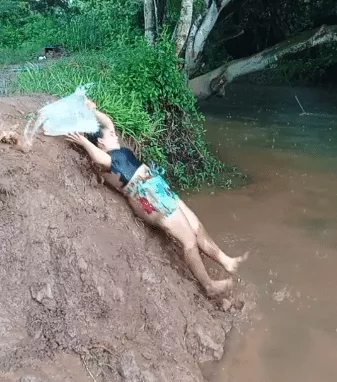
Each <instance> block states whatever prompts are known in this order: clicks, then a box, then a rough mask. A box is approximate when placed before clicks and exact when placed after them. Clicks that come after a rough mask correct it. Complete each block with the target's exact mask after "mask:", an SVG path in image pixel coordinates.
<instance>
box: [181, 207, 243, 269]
mask: <svg viewBox="0 0 337 382" xmlns="http://www.w3.org/2000/svg"><path fill="white" fill-rule="evenodd" d="M179 206H180V209H181V210H182V212H183V213H184V214H185V216H186V218H187V220H188V222H189V223H190V225H191V227H192V229H193V231H194V233H195V235H196V237H197V243H198V246H199V248H200V249H201V250H202V251H203V252H204V253H205V254H206V255H207V256H209V257H210V258H211V259H213V260H215V261H216V262H218V263H219V264H220V265H222V266H223V267H224V268H225V269H226V271H227V272H229V273H235V272H236V271H237V269H238V267H239V264H240V263H242V262H243V261H245V260H247V258H248V255H249V252H246V253H245V254H244V255H243V256H239V257H234V258H233V257H229V256H227V255H226V254H225V253H224V252H223V251H222V250H221V249H220V248H219V247H218V246H217V245H216V244H215V243H214V241H213V240H212V239H211V237H210V236H209V234H208V233H207V232H206V230H205V228H204V227H203V225H202V224H201V223H200V221H199V219H198V217H197V216H196V215H195V213H194V212H193V211H192V210H190V209H189V208H188V207H187V205H186V204H185V203H184V202H183V201H182V200H180V201H179Z"/></svg>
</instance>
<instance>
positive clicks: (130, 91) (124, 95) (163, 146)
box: [0, 0, 241, 189]
mask: <svg viewBox="0 0 337 382" xmlns="http://www.w3.org/2000/svg"><path fill="white" fill-rule="evenodd" d="M16 6H17V7H18V8H17V12H18V14H21V15H22V19H21V21H20V27H19V25H18V21H17V20H14V19H13V18H12V16H10V15H9V14H7V16H6V15H3V20H5V22H4V24H3V27H1V28H0V36H5V37H4V38H3V39H2V41H6V44H3V45H2V46H0V50H2V51H3V52H4V51H6V52H7V53H6V55H7V57H8V58H10V60H8V61H9V62H14V61H16V60H18V61H19V62H22V60H23V59H27V58H31V57H34V55H35V60H36V53H37V52H38V50H39V49H41V48H42V47H43V46H44V45H45V44H46V43H61V44H64V46H65V47H66V48H67V50H68V51H69V52H70V54H69V56H68V57H66V58H63V59H61V60H57V61H55V62H54V63H52V64H49V65H46V67H45V68H44V69H42V70H34V69H29V70H27V71H25V72H22V73H20V75H19V77H18V83H17V85H18V86H19V89H21V90H23V91H25V92H32V91H33V92H34V91H45V92H48V93H51V94H55V95H58V96H64V95H66V94H69V93H71V92H73V91H74V89H75V88H76V87H77V86H78V85H79V84H85V83H89V82H94V83H95V86H94V87H93V88H92V91H91V93H90V94H89V95H90V96H91V97H92V98H93V99H95V101H96V102H97V104H98V106H99V108H100V109H102V110H104V111H106V112H107V113H108V114H110V115H111V116H112V117H113V119H114V120H115V122H116V125H117V127H118V128H119V129H120V131H121V132H122V133H123V134H124V135H125V136H126V137H128V138H130V139H131V141H132V143H133V144H134V145H135V147H136V149H137V148H138V149H139V148H141V150H138V152H139V153H140V155H141V156H142V157H143V159H144V160H145V161H146V162H151V161H155V162H156V163H159V164H160V165H161V166H163V167H164V169H165V170H166V171H167V174H168V177H169V178H170V179H171V181H173V183H174V184H175V186H176V187H178V188H180V189H187V188H199V187H200V186H201V185H203V184H205V183H208V184H218V185H221V186H226V187H229V186H231V184H232V180H231V179H232V178H233V177H235V176H236V177H237V176H241V174H238V173H237V172H236V170H235V168H227V167H226V166H225V165H224V164H223V163H221V162H220V161H218V160H217V159H216V158H215V157H214V156H213V155H212V154H211V153H210V151H209V149H208V147H207V144H206V143H205V140H204V130H203V127H202V123H201V122H202V119H203V117H202V115H201V114H200V113H199V112H198V110H197V107H196V100H195V97H194V95H193V94H192V92H191V91H190V89H189V87H188V85H187V81H186V78H185V75H184V73H183V72H182V71H181V62H180V59H179V58H177V56H176V54H175V49H174V46H173V45H172V44H171V41H170V38H169V36H168V34H166V33H165V31H164V32H163V34H162V38H161V40H160V41H158V43H157V44H156V46H155V47H152V46H149V45H148V44H147V43H146V42H145V40H144V38H143V37H142V34H143V32H142V31H141V29H140V28H139V27H138V24H139V22H138V17H139V12H141V9H140V8H139V2H135V1H132V0H129V1H122V0H119V1H114V2H109V1H100V0H96V1H93V2H90V3H89V2H87V4H86V6H84V7H83V8H82V10H79V9H77V8H75V9H72V10H71V9H68V10H67V12H64V11H62V9H59V10H58V12H51V11H50V10H49V11H46V12H44V13H43V12H37V11H34V10H32V9H29V8H27V7H28V5H27V4H26V3H22V2H20V4H17V5H16ZM27 9H28V11H27ZM20 12H22V13H20ZM24 12H26V15H25V16H24V15H23V13H24ZM38 47H39V48H38ZM10 52H12V53H14V52H20V54H19V55H17V54H16V55H13V54H10Z"/></svg>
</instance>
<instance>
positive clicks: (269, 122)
mask: <svg viewBox="0 0 337 382" xmlns="http://www.w3.org/2000/svg"><path fill="white" fill-rule="evenodd" d="M295 95H297V97H298V99H299V100H300V102H301V104H302V106H303V108H304V110H305V111H306V112H307V113H309V114H307V115H301V113H302V110H301V109H300V107H299V105H298V103H297V101H296V99H295ZM202 110H203V111H204V113H205V114H206V119H207V120H206V124H205V126H206V129H207V134H208V139H209V141H210V142H211V144H212V146H213V147H214V148H215V149H216V150H217V151H218V153H219V155H220V157H221V158H222V159H224V160H226V161H228V162H231V163H235V164H236V165H238V167H239V168H240V169H242V170H243V171H244V172H246V173H248V174H250V175H251V176H252V177H253V183H252V184H251V185H249V186H247V187H246V188H244V189H238V190H231V191H226V190H205V191H203V192H201V193H199V194H197V195H193V196H191V195H190V196H189V197H188V196H187V202H188V204H189V205H190V206H191V207H192V208H193V209H194V210H195V211H196V213H197V214H198V215H199V217H200V219H201V220H202V221H203V223H204V224H205V226H206V227H207V228H208V231H209V232H210V233H211V234H212V236H213V237H214V239H215V240H216V241H217V242H218V243H219V244H220V245H221V247H222V248H223V249H224V250H225V251H227V252H228V254H229V255H231V256H237V255H239V254H240V253H242V252H243V251H246V250H247V249H251V256H250V258H249V260H248V261H247V263H245V265H243V266H242V268H241V271H240V277H242V279H244V280H245V282H246V283H248V284H252V285H254V286H255V288H256V291H257V296H258V297H257V301H256V303H257V307H256V308H255V310H254V313H253V315H252V319H251V321H250V322H247V323H246V324H242V325H241V326H240V328H239V329H238V330H237V331H236V332H235V333H234V334H233V335H232V336H231V338H230V339H229V341H228V344H227V345H228V346H227V352H226V355H225V357H224V359H223V360H222V361H220V362H219V363H218V364H215V365H212V366H211V367H208V368H206V371H205V374H206V377H207V379H209V381H211V382H281V381H282V382H284V381H287V382H302V381H303V382H304V381H305V382H336V381H337V277H336V272H337V235H336V230H337V97H336V95H335V94H334V92H332V91H331V92H328V91H324V90H320V89H301V88H295V89H294V88H290V87H288V88H273V87H262V86H252V85H244V84H240V85H234V86H232V87H231V88H230V89H228V91H227V93H226V97H225V98H224V99H213V100H211V101H208V102H205V103H204V104H203V105H202Z"/></svg>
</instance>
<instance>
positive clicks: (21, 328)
mask: <svg viewBox="0 0 337 382" xmlns="http://www.w3.org/2000/svg"><path fill="white" fill-rule="evenodd" d="M50 99H51V97H47V96H45V95H34V96H20V97H16V98H14V97H13V98H0V120H1V127H0V131H4V130H7V131H8V130H16V131H17V132H19V133H20V132H22V128H23V127H24V126H25V123H26V121H27V120H26V118H25V116H27V114H29V113H31V112H34V111H36V110H37V108H38V107H40V106H41V105H42V104H44V103H45V102H46V101H47V100H50ZM0 163H1V166H0V287H1V294H0V333H1V336H0V370H1V372H2V374H0V381H19V380H21V381H23V382H36V381H42V382H51V381H55V382H61V381H62V382H64V381H78V382H79V381H81V382H85V381H93V380H94V381H97V382H102V381H112V382H115V381H116V382H120V381H127V382H136V381H142V382H154V381H159V382H173V381H174V382H177V381H184V382H185V381H186V382H198V381H203V380H204V379H203V377H202V375H201V372H200V369H199V367H198V362H204V361H210V360H216V359H220V358H221V356H222V354H223V346H224V343H225V338H226V333H227V332H228V331H229V330H230V328H231V326H232V321H233V317H235V316H236V315H238V314H239V313H238V310H237V309H236V308H235V307H234V306H233V307H232V308H231V309H229V311H227V312H223V311H222V310H221V309H218V308H217V305H216V304H215V303H214V302H211V301H208V300H207V299H206V298H205V297H204V296H203V295H202V293H200V290H199V288H198V286H197V285H196V283H195V282H194V281H193V279H192V277H191V276H190V274H189V272H188V271H187V270H186V267H185V265H184V263H183V262H182V261H181V259H180V255H179V251H177V249H176V248H174V247H173V246H172V245H171V244H169V242H168V240H167V238H165V237H163V235H160V234H159V233H157V232H155V231H152V230H150V229H148V228H147V227H144V226H143V224H142V222H139V221H137V220H136V219H135V218H134V216H133V214H132V213H131V211H130V209H129V207H128V206H127V204H126V203H125V202H124V200H123V199H122V198H121V197H120V196H119V195H117V194H115V193H114V192H112V191H110V190H108V189H107V188H106V187H104V186H102V185H99V184H98V183H97V181H96V178H95V177H94V176H93V175H92V173H91V170H90V167H89V165H88V161H87V159H86V158H85V157H84V156H83V154H82V153H81V152H77V151H75V150H74V149H73V148H70V146H69V144H67V143H66V142H64V141H63V140H62V139H53V138H48V137H39V138H38V139H37V140H36V142H35V145H34V146H33V149H32V151H30V152H28V153H24V152H22V151H20V150H17V149H15V148H14V147H11V146H9V145H6V144H0ZM227 308H228V307H227ZM33 377H35V379H34V378H33ZM20 378H21V379H20ZM29 378H30V379H29Z"/></svg>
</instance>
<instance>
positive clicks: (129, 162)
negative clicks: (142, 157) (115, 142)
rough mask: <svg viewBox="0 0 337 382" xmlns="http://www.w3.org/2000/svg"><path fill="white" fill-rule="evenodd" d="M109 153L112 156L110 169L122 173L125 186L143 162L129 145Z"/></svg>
mask: <svg viewBox="0 0 337 382" xmlns="http://www.w3.org/2000/svg"><path fill="white" fill-rule="evenodd" d="M108 154H109V155H110V157H111V167H110V171H111V172H113V173H115V174H120V175H121V178H120V179H121V181H122V183H123V186H125V185H126V184H127V183H128V182H129V181H130V180H131V178H132V177H133V175H134V174H135V172H136V171H137V170H138V169H139V167H140V166H141V165H142V162H140V161H139V160H138V159H137V158H136V156H135V154H134V153H133V152H132V150H130V149H128V148H127V147H121V148H120V149H117V150H111V151H109V152H108Z"/></svg>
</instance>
